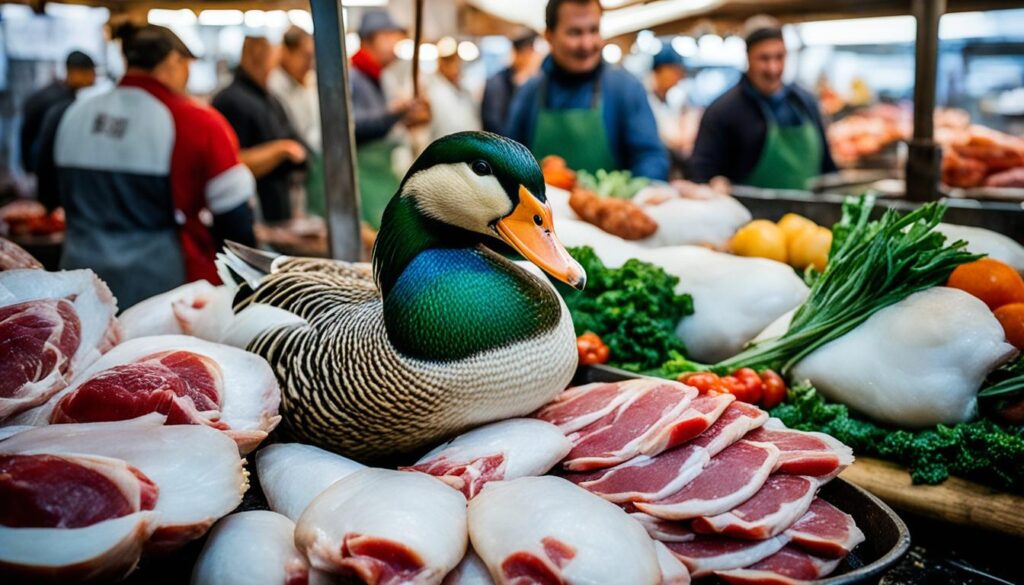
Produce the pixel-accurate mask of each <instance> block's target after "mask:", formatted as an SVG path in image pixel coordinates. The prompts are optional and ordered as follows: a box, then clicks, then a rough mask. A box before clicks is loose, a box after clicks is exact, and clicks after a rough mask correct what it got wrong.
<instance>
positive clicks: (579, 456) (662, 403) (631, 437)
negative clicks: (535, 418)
mask: <svg viewBox="0 0 1024 585" xmlns="http://www.w3.org/2000/svg"><path fill="white" fill-rule="evenodd" d="M696 396H697V390H696V389H695V388H691V387H690V386H686V385H684V384H680V383H678V382H665V381H662V382H658V383H656V384H648V385H647V387H646V388H644V389H643V390H641V391H639V392H637V393H636V394H635V395H634V396H633V397H632V398H631V399H630V400H629V401H628V402H626V403H624V404H623V405H621V406H620V407H619V408H618V409H617V410H616V411H615V412H612V413H609V414H607V415H605V416H604V418H601V419H599V420H597V421H595V422H594V423H592V424H590V425H589V426H587V427H584V428H583V429H580V430H579V431H577V432H575V433H572V434H570V435H569V440H570V441H572V443H573V448H572V451H570V452H569V455H568V457H566V460H565V462H564V463H563V464H562V465H563V466H564V467H565V469H568V470H570V471H586V470H589V469H599V468H602V467H611V466H613V465H617V464H619V463H622V462H623V461H628V460H630V459H632V458H633V457H635V456H636V455H638V454H639V453H640V449H641V448H642V447H643V446H644V445H645V444H647V443H648V442H651V441H653V442H659V439H658V438H657V437H658V436H659V435H660V434H661V433H662V432H663V431H665V430H666V429H667V428H668V427H669V426H670V425H672V424H673V422H674V421H675V420H676V419H678V418H679V416H680V415H682V414H683V413H684V412H686V409H687V408H689V406H690V402H691V401H692V400H693V399H694V398H695V397H696ZM651 454H652V455H653V454H656V453H654V452H653V451H652V453H651Z"/></svg>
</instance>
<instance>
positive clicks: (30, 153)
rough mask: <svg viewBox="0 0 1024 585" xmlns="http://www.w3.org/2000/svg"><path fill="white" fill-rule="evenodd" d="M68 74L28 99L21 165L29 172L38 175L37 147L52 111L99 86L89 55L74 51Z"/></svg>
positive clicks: (21, 145) (24, 110)
mask: <svg viewBox="0 0 1024 585" xmlns="http://www.w3.org/2000/svg"><path fill="white" fill-rule="evenodd" d="M64 65H65V68H66V69H67V74H66V75H65V76H64V79H62V80H56V81H54V82H53V83H51V84H49V85H47V86H46V87H44V88H42V89H40V90H39V91H37V92H35V93H33V94H32V95H30V96H28V98H27V99H26V100H25V105H24V106H23V109H22V117H21V135H20V137H19V138H20V147H21V166H22V168H24V169H25V172H26V173H35V172H36V157H37V153H36V149H35V148H34V145H35V143H36V141H37V139H38V138H39V136H40V135H41V133H42V130H43V121H44V120H45V119H46V115H47V113H48V112H50V110H52V109H54V108H58V109H60V110H61V111H63V110H66V109H67V107H68V106H70V105H71V102H73V101H75V94H77V93H78V90H80V89H84V88H86V87H89V86H91V85H92V84H94V83H96V64H95V63H94V62H93V60H92V58H91V57H89V55H86V54H85V53H83V52H81V51H71V52H70V53H68V56H67V59H65V61H64Z"/></svg>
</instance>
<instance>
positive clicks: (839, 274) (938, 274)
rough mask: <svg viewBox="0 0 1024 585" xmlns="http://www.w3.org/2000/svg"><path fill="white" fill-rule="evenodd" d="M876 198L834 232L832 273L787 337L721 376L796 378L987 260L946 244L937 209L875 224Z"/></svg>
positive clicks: (855, 204)
mask: <svg viewBox="0 0 1024 585" xmlns="http://www.w3.org/2000/svg"><path fill="white" fill-rule="evenodd" d="M873 207H874V197H872V196H864V197H860V198H859V199H853V198H849V199H847V201H846V202H845V203H844V204H843V217H842V220H840V222H839V223H838V224H836V225H835V227H833V229H832V233H833V239H832V249H831V251H830V252H829V261H828V265H827V266H826V267H825V271H824V272H822V273H821V274H820V275H818V276H817V277H816V278H813V284H812V285H811V291H810V294H809V295H808V297H807V301H805V302H804V304H803V305H801V306H800V308H799V309H798V310H797V312H796V314H795V315H794V316H793V321H792V323H791V324H790V327H789V330H788V331H787V332H786V333H785V334H783V335H782V336H781V337H778V338H776V339H770V340H767V341H764V342H761V343H758V344H755V345H753V346H751V347H750V348H748V349H747V350H745V351H743V352H741V353H740V354H738V355H736V356H733V357H731V358H729V359H727V360H725V361H723V362H720V363H718V364H715V365H714V366H713V369H714V370H716V371H733V370H736V369H737V368H740V367H745V366H746V367H752V368H755V369H760V368H771V369H774V370H777V371H780V372H782V373H783V374H785V373H787V372H789V370H790V368H792V367H793V366H794V365H795V364H796V363H797V362H799V361H800V360H802V359H803V358H804V357H806V356H807V355H808V354H810V353H811V352H813V351H814V350H816V349H817V348H819V347H821V346H822V345H825V344H826V343H828V342H830V341H832V340H834V339H837V338H839V337H841V336H843V335H845V334H846V333H849V332H850V331H851V330H852V329H854V328H855V327H857V326H858V325H860V324H861V323H863V322H864V321H866V320H867V319H868V317H870V316H871V315H873V314H874V313H875V312H876V311H878V310H879V309H882V308H884V307H887V306H889V305H891V304H893V303H896V302H899V301H901V300H903V299H905V298H906V297H908V296H910V295H911V294H913V293H915V292H918V291H921V290H924V289H927V288H931V287H933V286H936V285H939V284H942V283H944V282H945V281H946V279H947V278H948V277H949V274H950V273H951V272H952V271H953V269H954V268H956V267H957V266H959V265H961V264H964V263H966V262H971V261H973V260H977V259H978V258H980V257H981V256H978V255H973V254H970V253H968V252H966V251H965V249H964V248H965V247H966V245H967V244H966V242H963V241H958V242H955V243H953V244H950V245H948V246H947V245H946V243H945V242H946V238H945V236H943V235H942V234H941V233H939V232H937V231H935V229H934V228H935V226H937V225H938V224H939V222H940V221H941V220H942V215H943V213H944V212H945V207H944V206H942V205H940V204H937V203H929V204H926V205H923V206H921V207H919V208H918V209H915V210H914V211H911V212H909V213H907V214H905V215H902V216H901V215H900V214H899V213H898V212H896V211H894V210H891V209H890V210H887V211H886V212H885V213H884V214H883V215H882V218H881V219H879V220H877V221H869V218H870V215H871V210H872V208H873Z"/></svg>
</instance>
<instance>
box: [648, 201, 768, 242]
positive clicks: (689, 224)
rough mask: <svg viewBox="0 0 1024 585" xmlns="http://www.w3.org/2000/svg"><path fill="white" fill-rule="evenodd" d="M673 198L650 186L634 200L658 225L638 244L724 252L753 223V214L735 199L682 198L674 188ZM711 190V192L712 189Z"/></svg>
mask: <svg viewBox="0 0 1024 585" xmlns="http://www.w3.org/2000/svg"><path fill="white" fill-rule="evenodd" d="M658 188H661V189H667V190H669V191H672V193H671V197H670V198H669V199H667V200H665V197H664V196H662V195H661V194H659V193H658V192H657V191H656V188H654V187H648V188H646V189H644V190H642V191H640V192H639V193H637V194H636V196H635V197H634V198H633V203H636V204H637V205H639V206H640V209H642V210H643V211H644V212H645V213H647V215H649V216H651V217H652V218H654V220H655V221H657V222H658V229H657V231H655V232H654V234H652V235H651V236H650V237H649V238H646V239H643V240H640V241H638V242H637V243H638V244H640V245H642V246H647V247H650V248H657V247H660V246H685V245H695V246H710V247H712V248H715V249H718V250H721V249H724V248H725V247H726V246H728V244H729V240H730V239H731V238H732V236H733V234H735V233H736V230H738V229H739V228H740V227H742V226H743V225H745V224H746V223H747V222H749V221H750V220H751V215H750V211H748V210H747V208H746V207H744V206H743V204H742V203H740V202H739V201H737V200H736V199H734V198H732V197H730V196H728V195H721V194H718V193H713V194H712V195H711V196H709V197H706V198H687V197H680V196H678V195H677V194H676V193H675V188H673V187H658ZM709 191H710V189H709Z"/></svg>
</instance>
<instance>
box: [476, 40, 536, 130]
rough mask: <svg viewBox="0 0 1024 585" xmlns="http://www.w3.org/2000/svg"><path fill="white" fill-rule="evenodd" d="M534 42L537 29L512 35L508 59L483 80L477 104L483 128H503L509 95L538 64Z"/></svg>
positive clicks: (531, 74)
mask: <svg viewBox="0 0 1024 585" xmlns="http://www.w3.org/2000/svg"><path fill="white" fill-rule="evenodd" d="M536 43H537V33H535V32H533V31H529V32H527V33H524V34H521V35H519V36H518V37H516V38H514V39H512V63H511V64H510V65H509V66H508V67H506V68H504V69H502V70H501V71H499V72H497V73H495V74H494V75H492V76H491V78H490V79H488V80H487V84H486V85H485V86H484V97H483V102H482V104H481V106H480V111H481V117H482V118H483V127H484V130H486V131H488V132H495V133H497V134H502V133H504V132H505V124H506V122H507V121H508V111H509V107H510V106H511V105H512V98H513V97H514V96H515V94H516V92H517V91H519V88H520V87H522V86H523V84H524V83H526V82H527V81H528V80H529V79H530V78H531V77H533V76H534V75H535V74H536V73H537V70H538V69H539V68H540V61H541V56H540V53H539V52H538V51H537V48H536Z"/></svg>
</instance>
